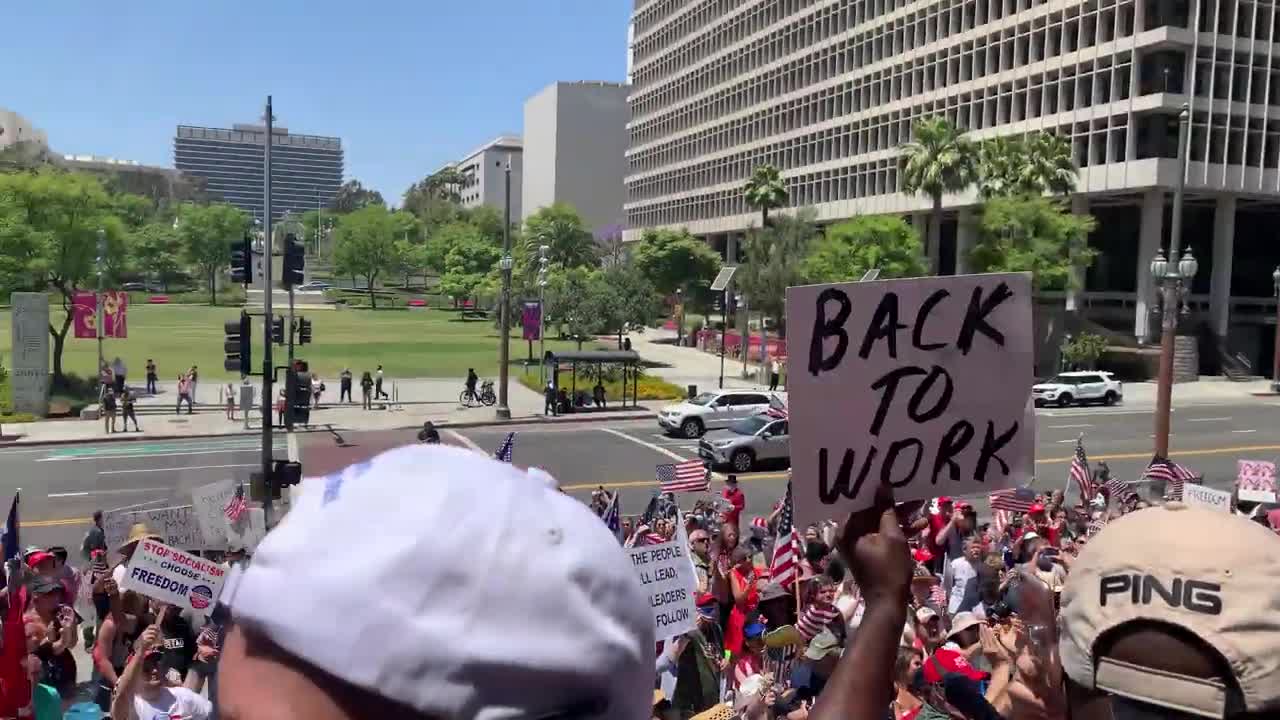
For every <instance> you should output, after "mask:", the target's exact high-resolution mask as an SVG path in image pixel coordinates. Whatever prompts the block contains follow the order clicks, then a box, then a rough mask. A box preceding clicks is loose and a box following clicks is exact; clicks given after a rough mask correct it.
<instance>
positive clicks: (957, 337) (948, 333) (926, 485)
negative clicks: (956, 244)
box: [787, 273, 1035, 522]
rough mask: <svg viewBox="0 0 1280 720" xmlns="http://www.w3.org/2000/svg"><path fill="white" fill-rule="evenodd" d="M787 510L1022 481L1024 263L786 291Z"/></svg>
mask: <svg viewBox="0 0 1280 720" xmlns="http://www.w3.org/2000/svg"><path fill="white" fill-rule="evenodd" d="M787 328H788V331H789V338H788V341H789V345H790V346H791V347H792V348H793V350H792V363H791V374H790V376H789V377H788V383H789V384H788V388H787V389H788V391H789V393H790V398H789V401H790V402H789V406H790V420H791V444H792V452H791V457H792V467H793V482H794V484H795V505H796V513H797V515H798V516H799V517H800V518H801V519H802V520H803V521H804V522H810V521H815V520H820V519H825V518H829V517H834V516H838V515H839V514H841V513H846V512H848V511H851V510H858V509H861V508H865V507H867V506H869V505H870V504H871V500H872V497H873V495H874V494H875V488H876V486H878V485H879V484H880V483H881V482H882V481H887V482H889V483H890V484H891V485H892V486H893V487H894V489H895V490H894V495H895V497H896V499H898V500H899V501H902V500H915V499H926V498H931V497H936V496H938V495H960V494H964V493H968V492H989V491H991V490H995V489H997V488H1003V487H1010V486H1013V485H1018V484H1022V483H1024V482H1026V481H1027V480H1029V478H1030V476H1031V469H1032V465H1033V462H1034V453H1035V428H1034V427H1032V426H1031V425H1033V424H1034V421H1032V422H1031V423H1029V422H1028V418H1029V417H1031V418H1033V417H1034V416H1033V415H1031V414H1029V413H1027V412H1026V408H1027V405H1028V399H1029V397H1030V392H1031V385H1032V383H1033V381H1034V377H1033V365H1034V349H1033V333H1032V315H1031V278H1030V276H1029V275H1026V274H1022V273H1009V274H993V275H961V276H955V277H936V278H917V279H911V280H889V281H883V282H866V283H842V284H836V285H811V286H804V287H793V288H789V289H788V290H787Z"/></svg>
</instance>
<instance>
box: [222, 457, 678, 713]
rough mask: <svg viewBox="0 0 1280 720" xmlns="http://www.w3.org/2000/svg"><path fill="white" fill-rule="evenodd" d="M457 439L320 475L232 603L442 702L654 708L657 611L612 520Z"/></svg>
mask: <svg viewBox="0 0 1280 720" xmlns="http://www.w3.org/2000/svg"><path fill="white" fill-rule="evenodd" d="M534 479H535V480H538V481H537V482H530V477H529V476H528V475H527V474H526V473H525V472H523V471H521V470H520V469H519V468H516V467H513V466H511V465H510V464H507V463H502V462H498V461H496V460H493V459H491V458H488V457H485V456H483V455H480V454H478V453H475V452H471V451H469V450H465V449H462V448H454V447H450V446H448V445H413V446H409V447H403V448H399V449H396V450H391V451H388V452H386V453H383V454H381V455H378V456H377V457H374V458H373V459H371V460H368V461H365V462H361V463H358V464H356V465H352V466H350V467H348V468H345V469H344V470H341V471H339V472H337V473H334V474H333V475H329V476H327V477H322V478H308V479H307V480H305V481H304V483H303V485H304V486H306V485H310V486H311V487H309V488H306V490H304V492H302V493H300V497H297V500H296V503H295V505H294V507H293V509H292V510H291V512H290V513H289V514H288V515H287V516H286V518H285V519H284V521H283V522H281V524H280V525H279V526H277V527H276V528H275V529H273V530H272V531H271V532H270V533H269V534H268V535H267V536H266V538H265V539H264V540H263V541H262V543H261V544H260V545H259V546H258V549H257V552H256V554H255V555H254V559H253V562H252V564H250V565H249V566H247V567H245V568H237V569H235V570H233V571H232V572H231V573H229V574H228V578H227V581H226V584H225V586H224V589H223V592H222V597H221V600H222V602H223V603H225V604H226V605H228V606H230V607H231V609H232V614H233V616H234V617H235V619H236V622H240V623H244V624H245V625H246V626H248V627H251V628H253V629H255V630H257V631H259V632H261V633H263V634H264V635H265V636H266V637H267V638H269V639H270V640H271V641H273V642H274V643H275V644H277V645H279V646H280V647H281V648H282V649H283V650H285V651H286V652H287V653H289V654H291V655H293V656H296V657H298V658H300V659H303V660H305V661H306V662H307V663H310V664H311V665H314V666H316V667H318V668H320V669H321V670H323V671H325V672H327V673H329V674H331V675H333V676H335V677H337V678H340V679H342V680H345V681H347V682H349V683H351V684H352V685H355V686H357V687H360V688H363V689H365V690H367V691H369V692H371V693H374V694H376V695H379V696H381V697H384V698H387V699H390V700H394V701H397V702H399V703H401V704H403V705H406V706H408V707H411V708H413V709H415V710H417V711H419V712H422V713H424V714H426V715H428V716H438V717H468V718H475V719H476V720H496V719H498V718H501V719H502V720H508V719H511V720H517V719H519V718H539V717H546V716H555V715H557V714H570V715H571V716H572V717H574V718H584V719H586V718H599V719H601V720H603V719H604V718H611V719H612V718H618V719H620V720H648V718H649V717H650V709H651V707H652V704H651V701H652V699H653V697H652V696H653V677H654V676H653V667H654V625H653V613H652V610H651V609H650V607H649V602H648V597H647V596H646V594H645V592H644V591H643V590H642V588H641V585H640V582H639V580H638V578H637V577H636V575H635V573H634V571H633V569H632V565H631V562H630V560H629V559H628V557H627V555H626V553H625V552H624V551H623V550H622V548H621V547H620V546H619V545H618V542H617V540H616V539H615V538H614V537H613V536H612V535H611V534H610V533H609V529H608V528H607V527H605V525H604V523H602V522H601V521H600V519H599V518H597V517H596V516H595V515H594V514H592V513H591V511H590V510H589V509H588V508H587V507H586V506H585V505H583V504H582V503H580V502H578V501H577V500H575V499H573V498H571V497H569V496H567V495H564V494H562V493H560V492H559V491H557V490H552V489H550V488H548V487H547V485H546V484H545V483H544V482H542V481H541V480H542V478H540V477H538V478H534Z"/></svg>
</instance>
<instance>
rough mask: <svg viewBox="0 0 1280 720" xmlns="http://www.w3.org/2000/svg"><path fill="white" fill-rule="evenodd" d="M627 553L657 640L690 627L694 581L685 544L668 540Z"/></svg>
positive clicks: (693, 607)
mask: <svg viewBox="0 0 1280 720" xmlns="http://www.w3.org/2000/svg"><path fill="white" fill-rule="evenodd" d="M627 554H629V555H630V556H631V566H632V567H633V568H635V571H636V576H637V577H639V578H640V584H641V585H643V586H644V590H645V593H647V594H648V596H649V606H650V607H652V608H653V627H654V631H655V632H654V635H655V637H657V638H658V639H660V640H661V639H665V638H670V637H675V636H676V635H683V634H684V633H687V632H689V631H690V630H693V629H694V625H695V622H696V618H697V616H696V613H695V610H696V608H695V605H694V593H695V592H697V587H698V581H697V577H696V576H695V575H694V574H693V563H692V562H691V561H690V558H689V552H688V545H681V544H680V543H679V542H678V541H668V542H664V543H659V544H657V545H645V546H642V547H638V548H631V549H629V550H627Z"/></svg>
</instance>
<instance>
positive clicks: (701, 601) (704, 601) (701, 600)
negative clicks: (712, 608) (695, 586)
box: [694, 592, 717, 607]
mask: <svg viewBox="0 0 1280 720" xmlns="http://www.w3.org/2000/svg"><path fill="white" fill-rule="evenodd" d="M716 602H717V601H716V596H715V595H712V594H711V593H709V592H707V593H702V594H701V595H699V596H698V597H697V598H695V599H694V603H695V604H697V606H698V607H707V606H708V605H715V604H716Z"/></svg>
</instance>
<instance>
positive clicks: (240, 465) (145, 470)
mask: <svg viewBox="0 0 1280 720" xmlns="http://www.w3.org/2000/svg"><path fill="white" fill-rule="evenodd" d="M293 457H296V455H291V456H290V460H293ZM293 462H297V461H296V460H293ZM260 464H261V463H237V464H234V465H188V466H183V467H165V468H139V469H137V470H99V471H98V474H99V475H130V474H132V473H152V472H182V471H185V470H221V469H223V468H247V467H258V466H259V465H260Z"/></svg>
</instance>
